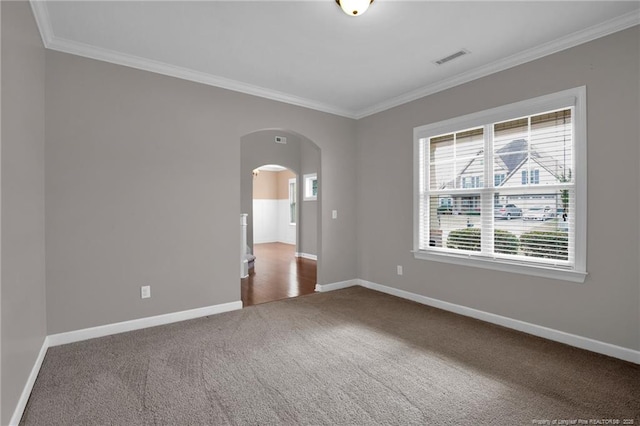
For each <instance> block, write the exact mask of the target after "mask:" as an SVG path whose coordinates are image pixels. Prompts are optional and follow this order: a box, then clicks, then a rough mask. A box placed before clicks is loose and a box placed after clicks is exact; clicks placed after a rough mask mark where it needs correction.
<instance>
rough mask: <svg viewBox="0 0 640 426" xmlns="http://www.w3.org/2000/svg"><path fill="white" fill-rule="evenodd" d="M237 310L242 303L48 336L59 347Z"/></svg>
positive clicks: (51, 342) (240, 307) (50, 341)
mask: <svg viewBox="0 0 640 426" xmlns="http://www.w3.org/2000/svg"><path fill="white" fill-rule="evenodd" d="M237 309H242V302H241V301H236V302H229V303H222V304H220V305H213V306H206V307H204V308H197V309H190V310H188V311H181V312H173V313H170V314H164V315H157V316H153V317H147V318H140V319H136V320H131V321H123V322H118V323H115V324H107V325H101V326H98V327H91V328H85V329H82V330H74V331H69V332H66V333H59V334H52V335H49V336H48V339H49V346H58V345H64V344H67V343H74V342H80V341H82V340H87V339H94V338H96V337H103V336H109V335H112V334H118V333H124V332H126V331H133V330H139V329H142V328H148V327H155V326H157V325H164V324H171V323H174V322H178V321H185V320H189V319H194V318H200V317H206V316H207V315H215V314H221V313H223V312H229V311H235V310H237Z"/></svg>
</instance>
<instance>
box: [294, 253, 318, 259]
mask: <svg viewBox="0 0 640 426" xmlns="http://www.w3.org/2000/svg"><path fill="white" fill-rule="evenodd" d="M296 257H301V258H303V259H309V260H318V256H317V255H315V254H308V253H298V252H296Z"/></svg>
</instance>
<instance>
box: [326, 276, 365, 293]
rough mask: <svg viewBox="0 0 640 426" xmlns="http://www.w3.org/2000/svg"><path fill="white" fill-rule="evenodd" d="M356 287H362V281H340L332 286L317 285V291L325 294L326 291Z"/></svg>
mask: <svg viewBox="0 0 640 426" xmlns="http://www.w3.org/2000/svg"><path fill="white" fill-rule="evenodd" d="M354 285H360V280H357V279H356V280H348V281H340V282H337V283H331V284H316V291H317V292H319V293H323V292H325V291H333V290H340V289H341V288H347V287H353V286H354Z"/></svg>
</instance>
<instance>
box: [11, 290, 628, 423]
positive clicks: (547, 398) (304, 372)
mask: <svg viewBox="0 0 640 426" xmlns="http://www.w3.org/2000/svg"><path fill="white" fill-rule="evenodd" d="M609 419H612V420H614V421H619V422H620V423H619V424H623V421H624V419H632V420H633V424H635V425H640V366H638V365H635V364H631V363H627V362H623V361H618V360H615V359H612V358H608V357H605V356H601V355H597V354H594V353H590V352H587V351H583V350H580V349H575V348H572V347H569V346H565V345H562V344H559V343H554V342H551V341H547V340H544V339H540V338H537V337H533V336H529V335H526V334H523V333H519V332H516V331H512V330H509V329H505V328H502V327H498V326H494V325H491V324H487V323H484V322H481V321H476V320H473V319H469V318H466V317H463V316H459V315H456V314H452V313H448V312H445V311H441V310H438V309H434V308H430V307H426V306H422V305H419V304H416V303H413V302H409V301H405V300H402V299H399V298H395V297H392V296H388V295H385V294H382V293H378V292H375V291H372V290H367V289H364V288H361V287H352V288H348V289H345V290H340V291H334V292H330V293H319V294H313V295H309V296H304V297H299V298H296V299H289V300H284V301H278V302H273V303H267V304H263V305H258V306H252V307H249V308H246V309H243V310H241V311H235V312H229V313H225V314H221V315H217V316H212V317H208V318H201V319H197V320H192V321H185V322H182V323H177V324H172V325H167V326H161V327H155V328H150V329H146V330H140V331H134V332H129V333H123V334H119V335H115V336H109V337H104V338H99V339H94V340H89V341H85V342H79V343H74V344H69V345H65V346H58V347H54V348H50V349H49V351H48V352H47V355H46V358H45V360H44V364H43V366H42V369H41V371H40V375H39V376H38V379H37V381H36V383H35V386H34V389H33V392H32V395H31V398H30V400H29V403H28V405H27V408H26V411H25V414H24V416H23V419H22V423H21V424H24V425H106V424H113V425H142V424H145V425H152V424H153V425H155V424H159V425H225V424H259V425H270V424H286V425H298V424H313V425H323V424H326V425H360V424H364V425H373V424H375V425H378V424H402V425H404V424H419V425H438V424H455V425H494V424H495V425H518V424H522V425H531V424H536V422H546V421H549V424H552V422H553V420H557V421H559V422H561V421H566V420H569V421H575V423H573V424H579V423H578V422H579V421H581V420H583V421H587V422H592V421H593V420H598V421H601V420H605V421H606V420H609ZM558 424H562V423H558ZM568 424H569V423H568ZM591 424H594V423H593V422H592V423H591ZM600 424H616V423H600Z"/></svg>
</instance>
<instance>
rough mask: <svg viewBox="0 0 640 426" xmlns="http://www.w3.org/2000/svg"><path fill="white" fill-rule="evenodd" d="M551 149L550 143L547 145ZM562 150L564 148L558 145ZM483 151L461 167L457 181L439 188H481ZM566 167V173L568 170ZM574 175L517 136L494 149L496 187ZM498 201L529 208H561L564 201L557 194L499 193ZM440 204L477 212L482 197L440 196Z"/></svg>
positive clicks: (458, 209)
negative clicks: (543, 206)
mask: <svg viewBox="0 0 640 426" xmlns="http://www.w3.org/2000/svg"><path fill="white" fill-rule="evenodd" d="M546 148H547V149H548V148H549V147H548V146H547V147H546ZM558 149H561V148H558ZM554 152H555V151H554ZM483 159H484V150H483V149H481V150H479V151H478V152H477V153H476V155H475V156H474V157H473V158H472V159H471V160H469V161H468V162H467V163H466V164H465V165H464V166H463V167H462V169H461V170H460V172H459V173H458V175H457V176H456V177H455V179H454V180H451V181H449V182H447V183H446V184H443V185H441V187H440V188H439V189H447V188H465V189H472V188H480V187H482V186H483V185H484V182H482V179H483V173H484V165H483ZM565 170H566V172H565ZM570 175H571V169H570V168H569V167H565V166H564V165H563V164H561V162H560V161H558V160H557V159H556V158H554V157H553V156H551V155H548V154H544V153H541V152H539V151H538V150H536V148H535V147H532V148H531V150H530V149H529V143H528V142H527V141H526V140H525V139H515V140H512V141H511V142H509V143H507V144H506V145H504V146H503V147H502V148H500V149H498V150H497V151H496V152H495V157H494V175H493V179H494V181H493V185H494V187H504V188H513V187H518V186H523V185H527V184H529V185H541V189H542V186H543V185H547V184H553V183H557V182H562V181H563V179H565V176H570ZM498 197H499V198H497V199H496V203H510V202H514V203H516V204H518V205H519V207H523V208H530V207H533V206H534V205H548V206H551V207H561V205H560V204H561V201H560V200H559V197H558V195H557V194H556V193H552V194H549V193H541V194H535V195H504V196H500V195H499V196H498ZM439 206H440V207H441V208H447V209H450V210H451V211H452V212H454V213H456V212H457V213H463V214H468V213H474V212H479V211H480V197H479V196H453V197H440V199H439Z"/></svg>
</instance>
